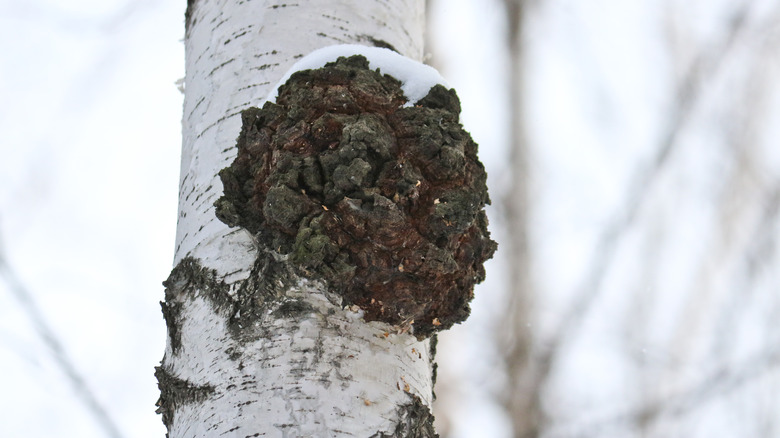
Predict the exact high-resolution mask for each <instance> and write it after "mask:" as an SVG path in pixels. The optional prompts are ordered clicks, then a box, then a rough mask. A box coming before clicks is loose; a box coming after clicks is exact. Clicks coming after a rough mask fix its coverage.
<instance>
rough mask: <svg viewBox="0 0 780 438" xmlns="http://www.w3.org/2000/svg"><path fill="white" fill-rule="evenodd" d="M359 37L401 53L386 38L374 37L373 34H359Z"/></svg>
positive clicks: (360, 39) (375, 45)
mask: <svg viewBox="0 0 780 438" xmlns="http://www.w3.org/2000/svg"><path fill="white" fill-rule="evenodd" d="M345 30H346V29H345ZM357 38H358V40H359V41H368V42H370V43H371V44H373V45H374V47H381V48H383V49H390V50H392V51H393V52H395V53H399V54H400V53H401V52H399V51H398V50H397V49H396V48H395V46H393V45H392V44H390V43H388V42H387V41H385V40H380V39H379V38H374V37H372V36H371V35H358V36H357Z"/></svg>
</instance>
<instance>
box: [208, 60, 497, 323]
mask: <svg viewBox="0 0 780 438" xmlns="http://www.w3.org/2000/svg"><path fill="white" fill-rule="evenodd" d="M400 85H401V84H400V82H399V81H397V80H396V79H394V78H392V77H390V76H388V75H382V74H381V73H380V72H379V71H373V70H370V69H369V68H368V61H367V60H366V59H365V58H364V57H362V56H352V57H349V58H340V59H339V60H338V61H336V62H334V63H330V64H328V65H326V66H325V67H324V68H322V69H316V70H305V71H301V72H297V73H295V74H293V75H292V77H291V78H290V80H289V81H288V82H287V84H285V85H283V86H282V87H281V88H280V90H279V97H278V99H277V103H272V102H268V103H266V104H265V106H264V107H263V108H262V109H258V108H249V109H247V110H245V111H243V112H242V122H243V126H242V129H241V133H240V135H239V138H238V143H237V147H238V154H237V157H236V159H235V161H234V162H233V163H232V164H231V166H230V167H227V168H225V169H223V170H222V171H221V172H220V177H221V179H222V183H223V186H224V189H225V194H224V196H223V197H221V198H220V199H218V200H217V202H216V203H215V206H216V212H217V217H218V218H219V219H220V220H222V221H223V222H225V223H226V224H228V225H230V226H240V227H243V228H246V229H247V230H248V231H250V232H251V233H252V234H254V235H256V237H257V240H258V242H259V243H260V244H261V246H264V247H266V248H268V249H271V250H273V251H276V252H278V253H281V254H287V255H289V258H290V261H292V262H293V264H294V265H295V266H296V267H297V268H298V269H299V270H301V274H302V275H303V276H311V275H315V276H318V277H321V278H324V279H326V280H327V281H328V282H329V285H330V286H331V289H332V291H333V292H335V293H338V294H339V295H341V296H342V298H343V299H344V301H345V303H346V304H356V305H358V306H359V307H361V308H362V309H364V310H365V317H366V320H368V321H374V320H379V321H384V322H388V323H391V324H396V325H399V326H405V327H408V326H411V325H412V324H414V325H413V327H414V333H415V335H417V336H418V337H421V338H422V337H427V336H429V335H430V334H432V333H433V332H435V331H438V330H443V329H447V328H449V327H451V326H452V325H453V324H455V323H458V322H461V321H463V320H465V319H466V317H467V316H468V314H469V302H470V301H471V299H472V297H473V287H474V284H476V283H479V282H481V281H482V280H483V279H484V275H485V272H484V267H483V263H484V261H485V260H487V259H488V258H490V257H491V256H492V254H493V252H494V251H495V248H496V244H495V242H493V241H492V240H491V239H490V234H489V232H488V231H487V217H486V215H485V212H484V210H483V207H484V206H485V205H486V204H488V203H489V202H490V199H489V197H488V194H487V186H486V177H487V176H486V173H485V170H484V167H483V166H482V163H480V162H479V160H478V159H477V145H476V143H474V141H473V140H472V139H471V136H470V135H469V133H468V132H466V131H465V130H464V129H463V127H462V126H461V125H460V123H459V120H458V119H459V113H460V102H459V100H458V97H457V95H456V94H455V91H454V90H447V89H446V88H444V87H443V86H441V85H437V86H435V87H433V88H431V90H430V92H429V93H428V95H427V96H426V97H425V98H423V99H421V100H420V101H419V102H417V105H416V106H414V107H403V104H404V103H405V102H406V98H405V97H404V95H403V92H402V91H401V88H400Z"/></svg>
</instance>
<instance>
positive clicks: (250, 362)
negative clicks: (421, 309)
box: [158, 0, 432, 438]
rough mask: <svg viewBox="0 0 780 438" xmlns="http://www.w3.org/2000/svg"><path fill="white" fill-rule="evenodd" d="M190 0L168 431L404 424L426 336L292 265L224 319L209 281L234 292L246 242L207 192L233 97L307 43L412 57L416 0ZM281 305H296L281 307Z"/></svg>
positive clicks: (419, 392)
mask: <svg viewBox="0 0 780 438" xmlns="http://www.w3.org/2000/svg"><path fill="white" fill-rule="evenodd" d="M189 3H190V4H189V8H188V20H187V21H188V29H187V34H186V39H185V46H186V78H185V103H184V116H183V150H182V167H181V183H180V203H179V221H178V230H177V243H176V252H175V260H174V265H175V266H179V267H181V266H182V263H183V261H184V262H187V263H189V262H190V261H193V260H194V261H195V264H194V265H193V264H189V265H188V266H190V268H191V269H189V270H185V271H182V272H183V273H182V274H181V275H179V276H175V275H172V277H171V279H170V280H169V282H168V283H167V287H168V291H167V295H166V299H167V303H166V304H165V305H164V312H166V309H167V312H168V313H167V314H166V318H167V319H175V320H176V321H174V324H173V325H172V321H168V324H169V339H168V343H167V347H166V351H165V357H164V359H163V362H162V365H161V367H160V371H158V373H160V374H158V377H159V378H160V386H161V389H162V397H161V401H160V403H161V404H162V406H161V411H163V413H164V421H166V426H167V427H168V431H169V436H170V437H172V438H175V437H188V438H193V437H207V436H208V437H247V436H264V437H329V436H334V437H335V436H355V437H368V436H407V435H406V434H409V436H412V435H411V433H410V432H409V431H408V430H407V429H408V427H409V426H408V424H410V423H411V422H413V421H412V420H411V419H410V418H409V416H410V415H412V414H410V411H409V410H408V409H407V410H404V406H409V405H410V404H411V403H412V401H413V400H414V401H417V402H419V403H421V405H422V406H424V407H428V406H430V404H431V401H432V400H431V399H432V360H431V359H432V358H431V357H430V349H429V341H428V340H425V341H418V340H417V339H416V338H415V337H413V336H411V335H408V334H399V333H395V332H391V329H390V327H389V326H388V325H387V324H384V323H380V322H373V323H365V322H364V321H363V320H362V319H361V318H360V317H359V314H357V313H355V312H352V311H350V310H348V309H342V308H341V306H340V305H339V300H338V299H335V298H334V297H330V296H328V294H327V292H326V288H325V287H324V286H323V285H322V284H321V283H320V282H316V281H309V280H307V279H302V278H293V279H292V280H293V281H292V283H293V286H289V287H288V286H286V285H285V286H281V287H282V289H284V290H282V291H280V293H281V295H282V299H280V300H279V302H278V303H276V305H275V306H276V307H271V308H268V309H266V313H265V314H263V315H261V316H260V317H259V318H258V319H256V320H255V323H254V326H253V327H242V331H241V332H240V333H239V334H236V333H235V332H234V331H232V332H231V331H230V330H229V328H228V320H229V318H230V317H231V315H229V314H227V313H226V312H225V311H224V308H221V307H220V306H218V305H215V302H214V296H215V295H213V294H212V292H213V290H214V289H219V288H223V289H220V290H221V291H222V292H224V293H226V294H232V296H235V294H236V293H237V288H238V287H239V285H240V284H242V283H243V281H244V280H246V279H248V278H249V277H250V275H251V272H250V271H251V269H252V265H253V263H254V262H255V260H256V257H257V249H256V248H255V246H254V243H253V240H252V238H251V237H250V235H249V234H248V233H247V232H246V231H244V230H243V229H230V228H228V227H227V225H225V224H224V223H222V222H220V221H219V220H218V219H217V218H216V217H215V215H214V207H213V204H214V202H215V200H216V199H217V198H218V197H219V196H220V195H221V194H222V184H221V182H220V180H219V177H218V176H217V174H218V172H219V170H220V169H222V168H224V167H226V166H228V165H229V164H230V162H231V161H232V160H233V159H234V158H235V147H234V146H235V139H236V137H237V135H238V133H239V131H240V126H241V119H240V112H241V111H242V110H244V109H246V108H247V107H249V106H253V105H258V104H259V103H260V102H261V101H262V100H263V98H264V97H265V96H266V94H267V93H268V92H269V89H270V88H271V87H272V86H273V85H274V84H275V83H276V82H277V80H279V78H280V77H281V76H282V74H283V73H284V72H285V71H286V70H287V69H288V67H290V66H291V65H292V64H293V63H294V62H295V61H296V60H297V59H299V58H300V57H301V56H303V55H306V54H307V53H309V52H311V51H312V50H314V49H317V48H319V47H323V46H327V45H332V44H339V43H357V44H365V45H374V44H376V43H377V42H380V41H381V43H379V44H383V43H387V44H390V45H392V46H393V47H394V48H395V49H396V50H397V51H399V52H400V53H401V54H403V55H405V56H407V57H410V58H413V59H420V58H421V57H422V41H423V38H422V34H423V23H424V19H423V13H424V5H423V2H422V1H421V0H392V1H389V0H385V1H383V0H351V1H348V0H341V1H325V0H320V1H316V2H313V1H299V2H286V3H284V2H277V1H259V0H255V1H249V0H246V1H238V0H196V1H190V2H189ZM185 264H186V263H185ZM193 266H194V267H193ZM212 273H213V276H212ZM204 276H205V277H208V278H207V279H206V280H202V278H203V277H204ZM195 277H198V278H201V280H202V281H195V280H193V278H195ZM288 280H289V278H288ZM286 284H290V282H289V281H288V283H286ZM274 286H279V285H274ZM284 306H287V307H284ZM290 309H297V312H298V315H297V316H296V318H288V317H284V316H280V315H283V314H284V313H285V312H289V310H290ZM283 310H284V311H283ZM232 316H236V315H232ZM239 316H240V315H239ZM172 327H173V328H172ZM404 423H405V424H407V426H404ZM404 427H406V428H407V429H404ZM399 433H401V434H403V435H398V434H399ZM413 436H428V435H413Z"/></svg>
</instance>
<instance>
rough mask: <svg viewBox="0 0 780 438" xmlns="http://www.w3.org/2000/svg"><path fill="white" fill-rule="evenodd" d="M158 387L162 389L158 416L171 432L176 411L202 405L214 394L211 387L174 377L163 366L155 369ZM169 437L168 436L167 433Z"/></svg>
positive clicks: (158, 403)
mask: <svg viewBox="0 0 780 438" xmlns="http://www.w3.org/2000/svg"><path fill="white" fill-rule="evenodd" d="M154 375H155V377H157V386H158V387H159V388H160V398H159V399H158V400H157V410H156V412H157V413H158V414H162V420H163V424H165V427H166V429H168V430H170V429H171V426H172V425H173V416H174V413H175V412H176V410H177V409H178V408H179V407H181V406H182V405H185V404H191V403H200V402H202V401H204V400H206V398H208V396H210V395H211V394H213V393H214V387H212V386H210V385H200V386H199V385H195V384H193V383H191V382H188V381H186V380H183V379H179V378H178V377H176V376H173V375H172V374H170V373H169V372H168V371H166V370H165V368H163V367H162V366H159V367H155V369H154ZM165 436H166V437H167V436H168V434H167V433H166V434H165Z"/></svg>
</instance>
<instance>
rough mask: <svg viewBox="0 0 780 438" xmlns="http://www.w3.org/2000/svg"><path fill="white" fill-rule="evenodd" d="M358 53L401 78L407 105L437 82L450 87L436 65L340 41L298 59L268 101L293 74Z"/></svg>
mask: <svg viewBox="0 0 780 438" xmlns="http://www.w3.org/2000/svg"><path fill="white" fill-rule="evenodd" d="M354 55H361V56H363V57H365V58H366V59H367V60H368V66H369V68H370V69H372V70H376V69H379V71H380V72H381V73H382V74H386V75H390V76H392V77H394V78H396V79H397V80H399V81H401V90H403V92H404V96H406V98H407V99H408V101H407V102H406V103H405V106H412V105H414V104H415V103H417V102H418V101H419V100H420V99H422V98H423V97H425V96H426V95H427V94H428V91H430V89H431V88H432V87H433V86H434V85H436V84H441V85H442V86H444V87H446V88H450V87H449V84H447V81H446V80H445V79H444V78H443V77H442V76H441V75H440V74H439V72H438V71H437V70H436V69H435V68H433V67H431V66H429V65H425V64H423V63H420V62H417V61H415V60H413V59H410V58H407V57H405V56H403V55H400V54H398V53H396V52H394V51H392V50H390V49H385V48H382V47H368V46H361V45H358V44H338V45H334V46H327V47H323V48H320V49H317V50H315V51H313V52H311V53H309V54H308V55H306V56H304V57H303V58H301V59H300V60H298V62H296V63H295V64H293V66H292V67H291V68H290V69H289V70H288V71H287V73H285V74H284V76H282V79H281V80H279V82H278V83H277V84H276V86H275V87H274V88H273V89H272V90H271V93H270V94H269V95H268V97H267V98H266V100H265V101H270V102H275V101H276V97H277V95H278V92H279V87H281V86H282V85H284V84H286V83H287V81H288V80H289V79H290V76H292V75H293V73H295V72H298V71H302V70H313V69H317V68H322V67H324V66H325V64H327V63H329V62H333V61H335V60H337V59H338V58H340V57H342V56H343V57H349V56H354ZM261 106H262V105H261Z"/></svg>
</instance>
